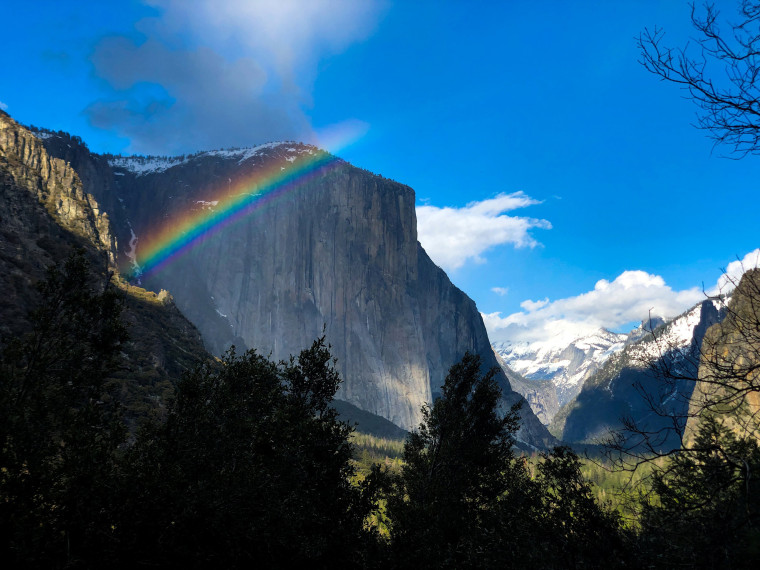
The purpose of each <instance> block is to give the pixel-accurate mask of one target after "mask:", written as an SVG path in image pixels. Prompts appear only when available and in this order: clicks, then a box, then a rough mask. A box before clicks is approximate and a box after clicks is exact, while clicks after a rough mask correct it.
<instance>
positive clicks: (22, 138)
mask: <svg viewBox="0 0 760 570" xmlns="http://www.w3.org/2000/svg"><path fill="white" fill-rule="evenodd" d="M0 157H1V158H2V161H3V170H4V172H5V173H6V174H7V175H8V176H9V177H10V179H12V180H13V182H14V184H15V185H16V186H18V187H22V188H24V189H26V190H27V191H28V192H30V193H31V194H32V195H34V196H35V197H36V198H37V200H38V202H39V203H40V204H42V205H43V206H44V207H45V209H46V210H47V211H48V213H50V215H52V216H53V218H54V219H55V220H56V221H57V222H58V224H59V225H60V226H62V227H63V228H65V229H67V230H69V231H71V232H72V233H74V234H76V235H78V236H81V237H83V238H85V239H86V240H88V241H89V242H91V243H92V244H93V245H96V246H97V247H98V248H99V249H101V250H102V251H104V252H105V253H106V255H107V256H109V257H110V258H111V260H112V261H113V251H114V250H115V249H116V242H115V240H114V238H113V236H112V235H111V232H110V225H109V220H108V214H106V213H105V212H104V211H102V210H101V208H100V206H99V205H98V202H97V201H96V200H95V198H94V197H93V196H92V195H91V194H88V193H86V192H85V191H84V189H83V188H84V187H83V185H82V182H81V180H80V178H79V175H78V174H77V172H76V171H75V170H74V168H72V167H71V165H70V164H69V163H68V162H66V161H64V160H61V159H60V158H54V157H53V156H51V155H50V154H48V153H47V152H46V150H45V147H44V146H43V144H42V143H41V142H40V140H39V139H38V137H36V136H34V135H33V134H32V133H31V132H30V131H29V130H27V129H25V128H22V127H20V126H19V125H18V124H16V122H15V121H14V120H13V119H11V118H10V117H9V116H8V115H7V114H6V113H3V112H0Z"/></svg>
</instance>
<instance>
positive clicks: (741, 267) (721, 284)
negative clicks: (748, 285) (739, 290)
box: [708, 249, 760, 295]
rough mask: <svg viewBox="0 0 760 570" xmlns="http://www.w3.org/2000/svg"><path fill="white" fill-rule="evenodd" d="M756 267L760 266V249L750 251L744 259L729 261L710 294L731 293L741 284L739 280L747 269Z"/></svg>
mask: <svg viewBox="0 0 760 570" xmlns="http://www.w3.org/2000/svg"><path fill="white" fill-rule="evenodd" d="M756 267H760V249H755V250H753V251H750V252H749V253H748V254H747V255H745V256H744V257H743V258H742V259H737V260H736V261H732V262H731V263H729V264H728V266H727V267H726V270H725V271H724V272H723V275H721V276H720V279H718V283H717V284H716V285H715V287H713V288H712V289H710V290H709V291H708V294H709V295H717V294H719V293H722V294H726V293H729V292H730V291H732V290H733V289H734V288H735V287H736V286H737V285H738V284H739V280H740V279H741V276H742V275H744V272H745V271H749V270H750V269H755V268H756Z"/></svg>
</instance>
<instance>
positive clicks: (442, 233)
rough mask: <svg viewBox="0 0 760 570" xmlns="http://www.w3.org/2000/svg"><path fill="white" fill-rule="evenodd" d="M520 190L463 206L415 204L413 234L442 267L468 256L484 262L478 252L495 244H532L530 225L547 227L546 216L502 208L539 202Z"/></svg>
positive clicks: (451, 266)
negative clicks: (415, 224)
mask: <svg viewBox="0 0 760 570" xmlns="http://www.w3.org/2000/svg"><path fill="white" fill-rule="evenodd" d="M540 203H541V202H540V201H539V200H534V199H533V198H531V197H530V196H527V195H525V194H524V193H523V192H514V193H512V194H499V195H498V196H496V197H495V198H490V199H488V200H483V201H481V202H471V203H469V204H467V205H466V206H465V207H463V208H447V207H446V208H438V207H436V206H418V207H417V234H418V237H419V240H420V243H421V244H422V247H424V248H425V251H426V252H427V254H428V255H429V256H430V258H431V259H432V260H433V261H434V262H435V263H437V264H438V265H440V266H441V267H443V268H444V269H446V270H454V269H457V268H459V267H462V265H464V264H465V262H467V261H468V260H472V261H474V262H476V263H484V262H485V259H484V257H483V256H482V254H483V253H484V252H485V251H486V250H488V249H490V248H492V247H495V246H497V245H503V244H511V245H514V246H515V247H535V246H536V245H538V242H537V241H536V240H535V239H534V238H533V236H532V235H531V234H530V230H531V229H533V228H540V229H550V228H551V227H552V226H551V224H550V223H549V222H548V221H547V220H540V219H536V218H525V217H519V216H508V215H506V212H510V211H512V210H515V209H518V208H525V207H526V206H532V205H535V204H540Z"/></svg>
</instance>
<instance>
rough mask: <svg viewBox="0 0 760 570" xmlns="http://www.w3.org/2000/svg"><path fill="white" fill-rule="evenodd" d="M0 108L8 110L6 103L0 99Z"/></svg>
mask: <svg viewBox="0 0 760 570" xmlns="http://www.w3.org/2000/svg"><path fill="white" fill-rule="evenodd" d="M0 109H2V110H3V111H7V110H8V105H6V104H5V103H3V102H2V101H0Z"/></svg>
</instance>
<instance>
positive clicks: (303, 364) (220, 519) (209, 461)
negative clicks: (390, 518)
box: [121, 339, 373, 567]
mask: <svg viewBox="0 0 760 570" xmlns="http://www.w3.org/2000/svg"><path fill="white" fill-rule="evenodd" d="M339 381H340V379H339V377H338V375H337V373H336V372H335V370H334V368H333V367H332V361H331V357H330V354H329V351H328V349H327V348H326V347H325V344H324V339H319V340H318V341H316V342H315V343H314V345H313V346H312V347H311V348H310V349H309V350H304V351H303V352H302V353H301V354H300V356H299V357H298V359H291V360H290V362H288V363H280V364H274V363H272V362H270V361H269V360H268V359H266V358H264V357H263V356H261V355H259V354H257V353H256V352H255V351H248V352H246V353H245V354H244V355H242V356H239V357H238V356H236V355H235V353H234V350H233V351H230V352H229V353H228V354H227V355H226V356H225V358H224V360H223V362H222V365H221V366H211V365H206V366H203V367H201V368H199V369H197V370H196V371H195V372H193V373H192V374H190V375H188V376H187V377H186V378H184V379H183V380H182V382H181V383H180V384H179V386H178V389H177V397H176V401H175V403H174V405H173V407H172V410H171V413H170V414H169V417H168V420H167V421H166V423H165V424H163V425H159V426H153V427H150V428H146V429H145V430H144V431H142V432H141V433H140V435H139V436H138V440H137V443H136V444H135V445H134V447H133V448H132V449H131V450H130V453H129V456H128V459H129V460H128V465H129V469H130V473H129V476H128V480H129V482H130V483H131V486H132V487H131V488H130V489H128V492H127V494H126V504H125V513H124V519H125V523H124V524H125V528H122V529H121V530H122V534H123V535H124V536H125V539H126V538H129V537H131V539H132V540H134V541H135V543H134V545H133V547H130V548H127V552H126V553H125V556H129V555H130V554H129V553H130V551H131V552H132V553H133V555H134V559H133V562H134V563H140V562H141V561H143V560H144V559H146V558H147V559H150V560H152V561H154V562H162V563H164V564H169V563H174V564H180V565H181V566H182V567H201V566H208V565H211V564H213V565H215V566H216V565H219V566H220V567H228V566H238V565H243V564H246V565H250V564H251V563H254V562H255V563H258V564H263V565H264V566H282V565H285V564H307V563H308V564H309V565H312V566H321V567H325V566H329V565H333V564H337V565H349V564H358V563H361V558H360V556H361V555H360V551H361V550H362V548H363V543H364V541H365V540H366V539H367V538H368V536H367V535H366V533H365V531H364V529H363V521H364V519H365V518H366V516H367V515H369V513H370V512H371V510H372V508H373V491H372V490H371V481H372V478H369V479H368V481H369V482H368V483H367V484H366V485H365V486H364V487H362V488H359V487H354V486H352V485H351V484H350V481H349V479H350V477H351V476H352V475H353V468H352V467H351V463H350V459H351V454H352V449H351V446H350V444H349V443H348V440H347V438H348V436H349V434H350V433H351V431H352V429H351V428H350V427H349V426H348V425H347V424H345V423H342V422H340V421H338V420H337V413H336V412H335V411H334V410H333V409H332V408H330V407H329V405H328V404H329V403H330V401H331V399H332V396H333V394H334V393H335V391H336V390H337V388H338V383H339Z"/></svg>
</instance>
